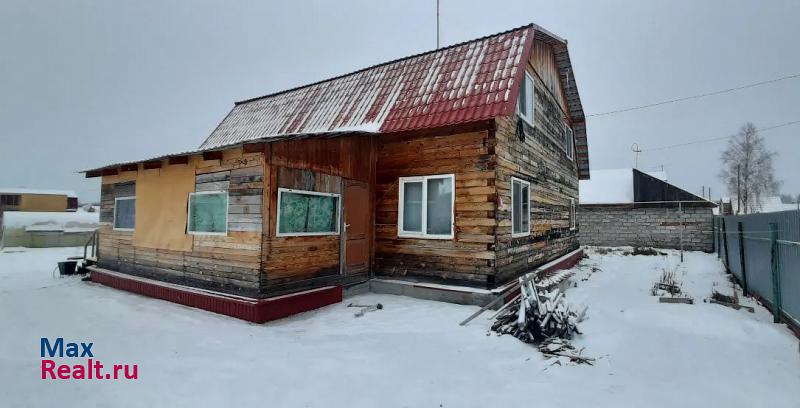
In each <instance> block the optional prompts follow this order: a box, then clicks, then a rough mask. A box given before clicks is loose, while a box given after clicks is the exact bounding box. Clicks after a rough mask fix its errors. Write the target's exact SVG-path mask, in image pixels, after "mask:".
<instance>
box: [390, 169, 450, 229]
mask: <svg viewBox="0 0 800 408" xmlns="http://www.w3.org/2000/svg"><path fill="white" fill-rule="evenodd" d="M454 186H455V176H454V175H452V174H443V175H437V176H419V177H400V200H399V204H398V205H399V208H398V213H397V214H398V215H397V218H398V219H397V235H398V236H400V237H413V238H434V239H436V238H438V239H447V238H453V212H454V206H455V191H454Z"/></svg>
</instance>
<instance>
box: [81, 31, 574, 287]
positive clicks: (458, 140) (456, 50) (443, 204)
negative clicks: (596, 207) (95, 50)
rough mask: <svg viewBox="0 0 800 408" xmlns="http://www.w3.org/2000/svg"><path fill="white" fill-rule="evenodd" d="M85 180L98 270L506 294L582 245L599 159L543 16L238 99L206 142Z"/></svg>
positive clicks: (560, 49) (214, 280)
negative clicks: (93, 187)
mask: <svg viewBox="0 0 800 408" xmlns="http://www.w3.org/2000/svg"><path fill="white" fill-rule="evenodd" d="M86 175H87V177H102V204H101V209H100V216H101V222H102V223H104V225H105V226H104V227H102V228H101V229H100V231H99V234H100V247H99V256H98V260H97V262H98V266H100V267H102V268H105V269H112V270H116V271H120V272H124V273H126V274H133V275H142V276H148V277H152V278H155V279H158V280H164V281H170V282H176V283H180V284H183V285H190V286H197V287H204V288H210V289H214V290H217V291H227V292H234V293H237V294H241V295H245V296H248V297H258V298H264V297H269V296H274V295H279V294H286V293H294V292H299V291H306V290H310V289H318V288H322V287H326V286H328V285H348V284H352V283H356V282H361V281H364V280H365V279H368V278H370V277H373V276H379V277H392V278H396V279H410V280H416V281H433V282H444V283H453V284H463V285H470V286H477V287H481V288H492V287H496V286H497V285H499V284H502V283H504V282H507V281H509V280H511V279H514V278H516V277H517V276H519V275H520V274H522V273H524V272H527V271H530V270H531V268H534V267H536V266H538V265H541V264H543V263H546V262H548V261H551V260H553V259H555V258H557V257H559V256H562V255H564V254H566V253H568V252H570V251H573V250H575V249H577V248H578V240H577V230H576V229H575V211H574V203H575V201H576V200H577V198H578V180H579V179H587V178H588V177H589V157H588V151H587V142H586V127H585V119H584V114H583V109H582V107H581V103H580V97H579V95H578V90H577V86H576V82H575V75H574V73H573V71H572V67H571V63H570V58H569V54H568V52H567V43H566V41H565V40H563V39H560V38H558V37H557V36H555V35H553V34H551V33H548V32H547V31H545V30H544V29H542V28H540V27H538V26H536V25H533V24H531V25H528V26H524V27H521V28H517V29H514V30H510V31H507V32H503V33H499V34H495V35H492V36H487V37H483V38H480V39H476V40H473V41H468V42H465V43H461V44H457V45H453V46H450V47H446V48H441V49H438V50H435V51H430V52H426V53H423V54H418V55H414V56H410V57H407V58H402V59H399V60H395V61H391V62H387V63H383V64H380V65H376V66H373V67H370V68H366V69H362V70H359V71H356V72H353V73H351V74H347V75H342V76H339V77H336V78H332V79H328V80H325V81H321V82H317V83H314V84H311V85H307V86H302V87H298V88H294V89H290V90H287V91H282V92H278V93H274V94H270V95H266V96H262V97H258V98H254V99H249V100H246V101H242V102H238V103H236V104H235V106H234V107H233V109H232V110H231V111H230V113H228V115H227V116H226V117H225V118H224V119H223V120H222V122H221V123H220V124H219V125H218V126H217V128H216V129H215V130H214V131H213V132H212V133H211V135H210V136H209V137H208V138H207V139H206V140H205V142H203V143H202V144H201V146H200V148H199V149H198V150H195V151H191V152H186V153H181V154H173V155H168V156H162V157H158V158H154V159H149V160H142V161H136V162H129V163H122V164H114V165H109V166H105V167H102V168H97V169H93V170H89V171H87V173H86ZM114 279H118V277H115V278H114ZM118 286H119V287H123V286H124V285H121V284H120V285H118Z"/></svg>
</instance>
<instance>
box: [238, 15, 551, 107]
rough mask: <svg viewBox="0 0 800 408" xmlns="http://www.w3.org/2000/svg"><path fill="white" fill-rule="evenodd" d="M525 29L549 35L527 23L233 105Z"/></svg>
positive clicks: (245, 101)
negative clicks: (532, 29) (537, 30)
mask: <svg viewBox="0 0 800 408" xmlns="http://www.w3.org/2000/svg"><path fill="white" fill-rule="evenodd" d="M525 28H534V29H540V30H542V31H543V32H544V33H547V34H548V35H550V34H549V32H548V31H547V30H545V29H543V28H540V27H539V26H538V25H536V24H534V23H528V24H526V25H523V26H519V27H516V28H512V29H509V30H506V31H501V32H499V33H494V34H489V35H485V36H483V37H479V38H473V39H471V40H467V41H462V42H460V43H456V44H451V45H448V46H447V47H442V48H436V49H434V50H429V51H425V52H420V53H417V54H413V55H408V56H405V57H401V58H396V59H393V60H390V61H385V62H382V63H379V64H375V65H371V66H368V67H365V68H361V69H358V70H355V71H352V72H348V73H346V74H342V75H337V76H335V77H331V78H327V79H323V80H320V81H316V82H311V83H308V84H305V85H299V86H295V87H293V88H289V89H284V90H282V91H278V92H273V93H270V94H266V95H261V96H256V97H254V98H249V99H244V100H241V101H237V102H234V105H242V104H245V103H250V102H254V101H257V100H259V99H265V98H270V97H273V96H278V95H281V94H285V93H288V92H292V91H296V90H298V89H303V88H307V87H310V86H314V85H318V84H322V83H325V82H330V81H334V80H337V79H340V78H344V77H348V76H350V75H355V74H358V73H361V72H364V71H369V70H372V69H375V68H378V67H382V66H385V65H389V64H394V63H397V62H400V61H405V60H409V59H412V58H417V57H421V56H423V55H428V54H432V53H435V52H439V51H444V50H448V49H451V48H455V47H460V46H462V45H466V44H470V43H474V42H477V41H483V40H486V39H489V38H492V37H497V36H500V35H504V34H508V33H512V32H515V31H519V30H522V29H525ZM551 36H552V35H551ZM553 37H554V38H556V39H558V40H561V39H560V38H559V37H555V36H553ZM562 41H563V40H562Z"/></svg>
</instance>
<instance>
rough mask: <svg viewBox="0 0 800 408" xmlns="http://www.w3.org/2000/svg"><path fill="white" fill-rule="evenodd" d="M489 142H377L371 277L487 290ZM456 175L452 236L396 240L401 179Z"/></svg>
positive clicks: (490, 262) (491, 193) (408, 138)
mask: <svg viewBox="0 0 800 408" xmlns="http://www.w3.org/2000/svg"><path fill="white" fill-rule="evenodd" d="M494 143H495V141H494V139H493V138H492V136H491V133H490V132H489V131H476V132H470V133H461V134H440V135H435V136H427V135H425V136H413V135H405V136H402V135H397V136H391V135H381V136H380V137H379V138H378V139H377V142H376V144H377V166H376V187H375V191H376V195H375V196H376V205H375V208H376V210H375V212H376V221H375V222H376V225H375V231H376V232H375V245H376V249H375V264H374V267H375V274H377V275H383V276H409V277H416V278H422V279H430V280H446V281H451V282H462V283H465V284H470V285H477V286H486V285H488V284H491V282H492V280H493V266H494V259H495V252H494V251H493V250H492V246H493V244H494V241H495V238H494V234H495V226H496V220H495V186H494V184H495V170H494V167H495V163H494V156H493V153H494ZM448 173H453V174H455V231H454V232H455V236H454V238H453V239H449V240H441V239H415V238H399V237H398V236H397V212H398V181H399V178H400V177H408V176H425V175H435V174H448Z"/></svg>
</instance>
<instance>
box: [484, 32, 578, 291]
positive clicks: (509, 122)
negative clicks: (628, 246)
mask: <svg viewBox="0 0 800 408" xmlns="http://www.w3.org/2000/svg"><path fill="white" fill-rule="evenodd" d="M544 46H546V45H540V48H542V47H544ZM534 49H536V47H534ZM547 55H551V54H549V53H547V52H546V51H542V50H540V51H539V53H538V54H537V53H534V55H532V57H531V62H530V65H529V67H528V69H529V72H531V73H533V74H534V75H533V77H534V81H535V85H534V87H535V114H534V116H535V118H534V125H535V126H534V127H531V126H530V125H529V124H528V123H526V122H523V127H524V134H525V135H524V141H521V140H520V139H519V137H518V135H517V131H516V127H517V117H516V115H515V116H511V117H504V118H498V119H496V123H497V132H496V138H497V149H496V154H497V172H496V177H497V180H496V186H497V193H498V194H499V195H500V197H501V198H502V201H503V202H504V203H506V205H504V208H502V209H499V210H498V211H497V213H496V214H497V223H498V227H497V242H496V247H495V251H496V254H497V259H496V265H497V282H498V283H501V282H504V281H507V280H509V279H512V278H514V277H516V276H518V275H519V274H520V273H523V272H526V271H529V270H530V269H532V268H535V267H536V266H539V265H541V264H544V263H547V262H549V261H550V260H553V259H555V258H557V257H558V256H560V255H563V254H565V253H567V252H569V251H571V250H573V249H576V248H577V247H578V238H577V232H578V231H577V229H571V228H570V199H574V200H575V205H577V204H578V173H577V165H576V163H575V161H574V160H571V159H569V158H568V157H567V155H566V153H565V150H564V139H563V132H564V123H565V121H568V120H569V119H568V115H567V113H566V112H565V111H564V108H563V98H561V97H557V96H556V95H560V94H561V92H562V90H561V88H560V85H559V83H558V82H554V81H552V80H547V81H544V80H543V78H542V75H556V74H557V73H555V72H551V71H550V70H545V71H544V72H538V71H537V70H536V66H539V67H541V66H546V65H547V64H545V63H544V62H543V61H537V60H536V59H537V58H539V59H541V58H544V57H545V56H547ZM548 85H549V86H548ZM552 86H558V87H557V88H555V89H551V87H552ZM512 176H514V177H518V178H520V179H523V180H526V181H529V182H530V183H531V203H530V211H531V234H530V235H529V236H526V237H519V238H512V233H511V177H512Z"/></svg>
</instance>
